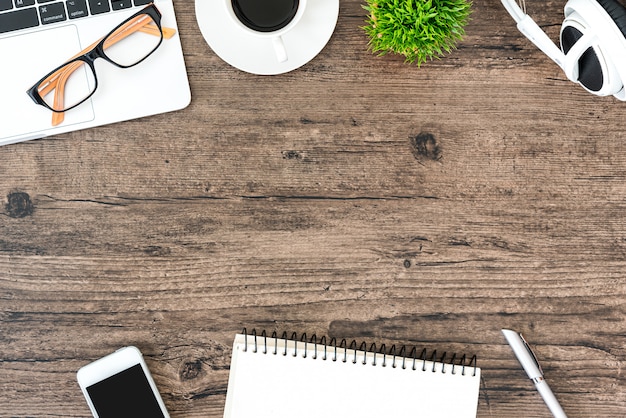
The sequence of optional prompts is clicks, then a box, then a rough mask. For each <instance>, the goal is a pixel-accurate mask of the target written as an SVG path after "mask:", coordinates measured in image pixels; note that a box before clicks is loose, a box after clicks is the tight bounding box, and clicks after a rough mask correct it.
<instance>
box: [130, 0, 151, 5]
mask: <svg viewBox="0 0 626 418" xmlns="http://www.w3.org/2000/svg"><path fill="white" fill-rule="evenodd" d="M153 1H154V0H135V6H143V5H146V4H150V3H152V2H153Z"/></svg>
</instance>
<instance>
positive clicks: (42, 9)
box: [39, 3, 67, 25]
mask: <svg viewBox="0 0 626 418" xmlns="http://www.w3.org/2000/svg"><path fill="white" fill-rule="evenodd" d="M39 15H40V16H41V24H42V25H49V24H50V23H56V22H62V21H64V20H65V19H67V16H66V15H65V7H64V6H63V3H51V4H47V5H45V6H39Z"/></svg>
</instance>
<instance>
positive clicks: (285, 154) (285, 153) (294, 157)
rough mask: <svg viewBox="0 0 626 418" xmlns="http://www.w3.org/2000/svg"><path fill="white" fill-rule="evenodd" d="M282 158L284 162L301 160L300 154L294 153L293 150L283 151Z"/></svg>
mask: <svg viewBox="0 0 626 418" xmlns="http://www.w3.org/2000/svg"><path fill="white" fill-rule="evenodd" d="M283 158H284V159H285V160H301V159H302V154H300V153H299V152H298V151H294V150H290V151H283Z"/></svg>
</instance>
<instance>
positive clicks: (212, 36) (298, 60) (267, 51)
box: [196, 0, 339, 75]
mask: <svg viewBox="0 0 626 418" xmlns="http://www.w3.org/2000/svg"><path fill="white" fill-rule="evenodd" d="M338 17H339V0H312V1H309V2H307V6H306V9H305V11H304V15H303V16H302V19H301V20H300V21H299V22H298V23H297V25H296V26H294V28H293V29H292V30H290V31H289V32H287V33H286V34H284V35H283V36H282V39H283V43H284V44H285V49H286V50H287V55H288V57H289V59H288V60H287V61H285V62H278V60H277V59H276V53H275V52H274V47H273V46H272V40H271V39H262V38H258V37H256V36H254V35H250V34H247V33H246V32H244V31H243V30H241V28H239V27H237V25H235V24H233V22H232V20H231V18H230V17H229V15H228V12H227V10H226V6H225V3H224V1H222V0H196V19H197V20H198V26H200V31H201V32H202V36H204V39H205V40H206V41H207V43H208V44H209V46H210V47H211V49H213V51H214V52H215V53H216V54H217V55H218V56H219V57H220V58H221V59H223V60H224V61H226V62H227V63H228V64H230V65H232V66H233V67H235V68H238V69H240V70H242V71H246V72H248V73H252V74H259V75H274V74H282V73H286V72H288V71H292V70H295V69H296V68H299V67H301V66H303V65H304V64H306V63H307V62H309V61H311V60H312V59H313V58H315V56H316V55H317V54H319V53H320V51H321V50H322V49H323V48H324V46H326V44H327V43H328V41H329V40H330V37H331V35H332V34H333V31H334V30H335V26H336V25H337V18H338Z"/></svg>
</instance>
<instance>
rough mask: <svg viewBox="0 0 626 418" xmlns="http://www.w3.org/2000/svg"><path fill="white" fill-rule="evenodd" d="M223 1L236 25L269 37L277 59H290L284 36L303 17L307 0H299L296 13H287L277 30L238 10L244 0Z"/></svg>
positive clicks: (255, 34)
mask: <svg viewBox="0 0 626 418" xmlns="http://www.w3.org/2000/svg"><path fill="white" fill-rule="evenodd" d="M222 1H223V3H224V5H225V6H226V11H227V14H228V16H229V17H230V18H231V20H232V22H233V24H234V25H236V26H237V27H238V28H239V29H241V30H242V31H244V32H246V33H248V34H250V35H252V36H255V37H258V38H262V39H267V41H268V42H271V43H272V45H273V47H274V52H275V54H276V59H277V61H278V62H286V61H287V60H288V59H289V57H288V55H287V50H286V49H285V44H284V42H283V39H282V36H283V35H285V34H286V33H287V32H289V31H290V30H292V29H293V28H294V27H295V26H296V25H297V24H298V22H299V21H300V19H301V18H302V15H303V14H304V9H305V8H306V3H307V0H297V3H298V4H297V9H296V10H295V13H289V15H285V16H284V17H285V21H284V22H283V23H282V24H280V25H278V27H279V28H278V29H275V30H273V29H272V28H271V27H262V26H260V25H257V24H256V22H253V21H251V20H247V17H248V16H244V15H243V13H242V11H241V9H239V10H238V11H237V12H236V11H235V7H239V6H240V3H243V2H244V1H243V0H222ZM253 1H256V2H257V4H258V5H259V6H261V7H262V5H263V3H264V0H253ZM233 3H236V5H233ZM268 10H269V9H267V8H266V9H264V13H268ZM280 17H283V16H279V18H280Z"/></svg>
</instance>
